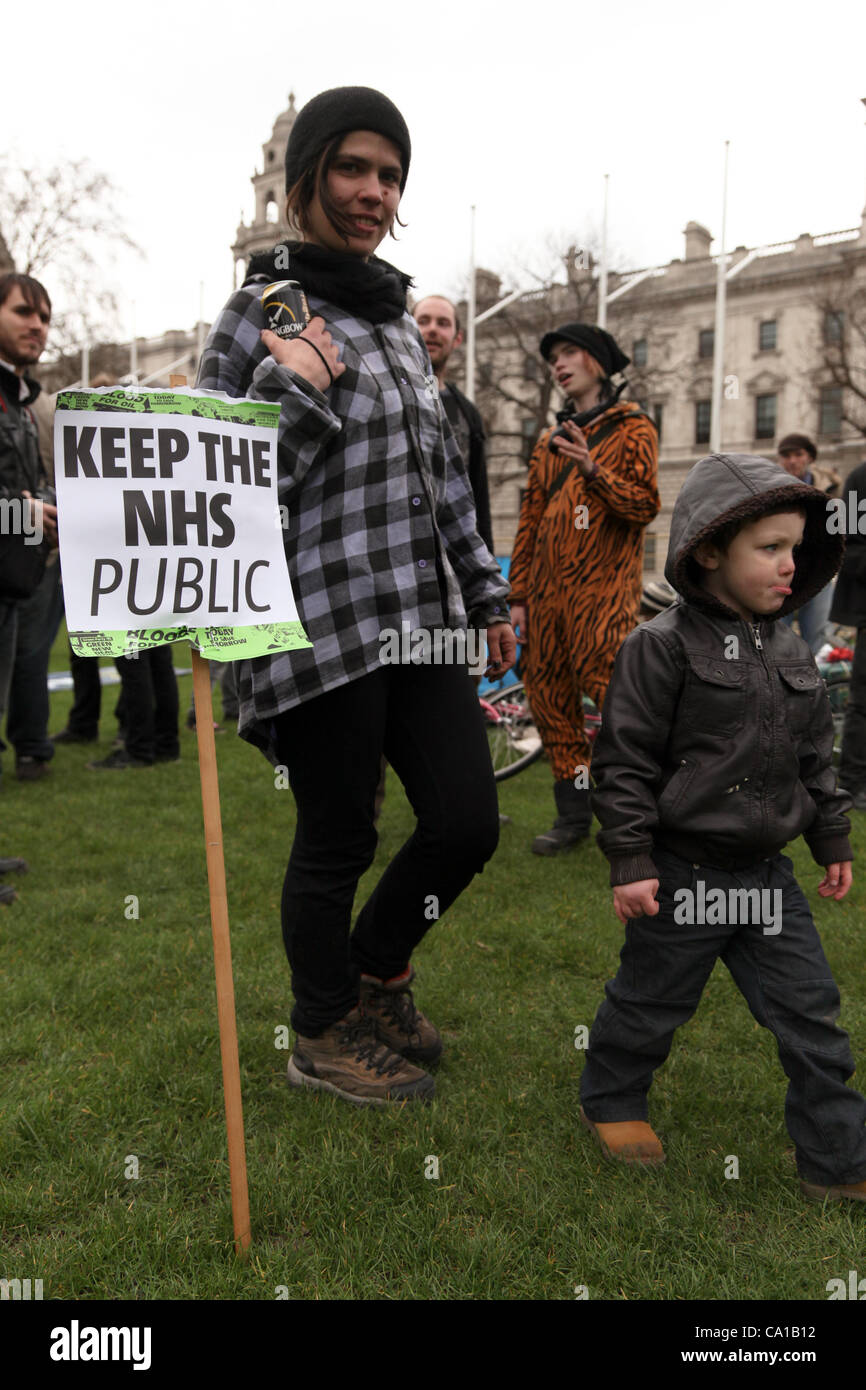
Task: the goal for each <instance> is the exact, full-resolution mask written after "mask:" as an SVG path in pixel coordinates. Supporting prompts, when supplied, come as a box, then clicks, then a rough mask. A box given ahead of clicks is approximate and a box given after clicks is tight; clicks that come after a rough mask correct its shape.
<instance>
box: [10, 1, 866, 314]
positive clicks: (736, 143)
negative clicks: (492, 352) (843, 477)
mask: <svg viewBox="0 0 866 1390" xmlns="http://www.w3.org/2000/svg"><path fill="white" fill-rule="evenodd" d="M864 14H866V7H864V5H863V4H862V0H823V3H821V4H818V5H816V4H815V3H814V0H807V2H806V3H804V2H803V0H788V2H787V3H777V0H772V2H768V0H751V3H742V0H735V2H734V3H728V4H720V5H716V6H713V7H710V6H709V5H703V4H699V3H695V0H660V3H655V4H653V3H649V4H648V3H646V0H643V3H640V2H639V0H614V3H605V4H602V3H597V4H596V5H593V4H591V3H583V4H580V3H577V0H574V2H573V3H563V0H547V3H545V4H537V5H533V4H527V3H525V0H523V2H522V3H511V0H499V3H488V0H480V2H479V0H461V3H455V0H445V3H441V4H438V5H437V4H435V3H425V4H423V5H422V4H420V3H418V2H417V0H379V3H376V0H372V3H369V4H365V5H358V4H350V3H348V0H320V3H316V4H312V3H309V0H307V3H304V2H303V0H301V2H300V3H281V0H273V3H271V4H270V5H267V4H263V3H262V0H258V3H257V4H255V5H253V6H245V5H242V4H237V3H235V4H226V3H223V0H208V3H202V0H174V3H172V4H167V3H163V0H157V2H156V3H151V4H150V5H148V6H141V7H139V6H135V7H134V8H133V7H132V6H128V5H124V4H122V3H121V4H118V3H117V2H116V0H114V2H113V3H110V4H107V3H106V4H103V3H88V0H82V2H81V3H79V4H78V5H76V6H75V7H70V6H69V5H68V3H64V4H60V3H58V0H43V3H41V4H39V5H38V6H37V7H36V8H35V9H27V8H25V7H24V6H22V5H17V6H15V7H14V9H12V13H11V14H7V17H6V19H5V21H4V39H5V40H6V42H5V43H4V50H5V51H4V63H3V83H2V95H3V105H4V107H5V112H4V124H5V125H6V127H7V131H8V133H9V134H8V138H7V139H6V141H5V142H4V144H5V147H6V149H7V151H8V152H9V153H10V155H11V157H12V159H13V160H16V161H18V162H20V163H22V164H24V165H28V166H31V165H41V166H48V165H50V164H52V163H53V162H56V161H58V160H61V159H64V158H69V159H74V158H79V157H81V156H87V157H88V158H89V159H90V160H91V161H92V162H93V164H94V165H95V166H96V167H97V168H98V169H100V170H102V171H104V172H105V173H107V174H108V175H110V177H111V178H112V179H113V180H114V182H115V184H116V185H117V187H118V189H119V190H120V193H119V210H120V211H121V212H122V213H123V214H124V216H125V218H126V222H127V226H128V229H129V232H130V234H131V235H132V236H133V237H134V239H135V240H136V241H137V242H138V243H139V244H140V245H141V247H142V248H143V250H144V252H145V255H144V257H143V258H142V259H138V260H133V259H131V258H129V257H123V258H121V259H120V260H119V261H118V262H117V263H116V264H115V266H113V267H112V266H111V265H110V264H108V263H107V264H106V272H105V273H106V276H107V277H108V278H109V279H110V280H112V281H113V282H114V283H116V284H118V285H119V287H120V288H121V289H122V298H123V301H124V303H125V304H129V305H131V303H132V302H133V301H134V302H135V304H136V313H135V316H136V326H137V329H138V332H139V333H141V334H156V333H160V332H163V331H164V330H166V329H169V328H186V327H191V326H192V325H193V323H194V322H195V320H196V319H197V318H198V310H199V283H200V282H201V281H204V310H205V317H206V318H207V319H212V318H213V316H214V315H215V314H216V312H217V311H218V309H219V307H220V305H221V304H222V303H223V301H224V300H225V299H226V297H227V295H228V293H229V291H230V288H231V275H232V260H231V254H230V250H229V247H230V245H231V243H232V241H233V240H234V236H235V231H236V227H237V223H238V219H239V216H240V215H241V214H242V215H243V218H244V220H245V221H247V222H249V221H251V219H252V212H253V194H252V186H251V184H250V176H251V175H252V173H253V171H254V168H259V167H260V166H261V146H262V144H263V143H264V141H265V140H266V139H267V138H268V137H269V135H270V132H271V129H272V126H273V122H274V119H275V118H276V116H277V115H278V113H279V112H280V111H282V110H283V109H284V108H285V106H286V105H287V104H288V93H289V91H290V90H294V92H295V93H296V99H297V105H298V106H299V107H300V106H302V105H303V103H304V102H305V101H307V100H309V98H310V97H312V96H314V95H315V94H316V93H317V92H319V91H322V90H324V89H325V88H327V87H333V86H339V85H343V84H362V85H365V86H372V87H378V88H380V89H381V90H383V91H384V92H386V93H387V94H388V96H390V97H391V98H392V100H393V101H395V102H396V103H397V105H398V106H399V108H400V109H401V111H402V112H403V114H404V116H405V118H406V121H407V124H408V126H409V130H410V133H411V137H412V166H411V171H410V174H409V181H408V186H407V189H406V192H405V194H404V198H403V202H402V204H401V217H402V218H403V220H404V221H407V222H408V223H409V226H408V227H407V229H406V230H405V231H401V232H399V236H400V241H399V243H395V242H393V241H391V240H390V239H389V240H387V241H386V242H385V243H384V244H383V246H382V248H381V254H382V255H384V256H385V257H386V259H389V260H392V261H393V262H394V264H396V265H398V266H399V267H400V268H401V269H403V270H406V271H408V272H409V273H410V274H412V275H414V277H415V279H416V283H417V286H418V289H419V291H422V292H423V291H431V290H435V289H441V290H444V291H445V292H451V293H459V292H460V291H461V290H462V289H463V288H464V286H465V283H466V280H465V277H466V266H467V260H468V242H469V206H470V204H471V203H473V202H474V203H475V204H476V205H477V222H476V247H477V260H478V263H479V264H482V265H485V266H487V267H489V268H491V269H493V270H496V271H497V272H498V273H500V274H502V275H503V278H504V281H505V288H512V287H513V286H515V285H517V284H521V285H522V284H526V285H527V286H528V285H529V284H530V283H531V282H530V280H529V278H528V277H524V278H521V269H520V268H521V266H522V265H524V264H526V265H529V264H537V263H538V262H539V261H541V260H543V259H544V247H545V246H546V245H549V244H552V243H557V244H559V245H561V246H563V247H565V246H566V245H568V243H569V242H575V243H577V244H578V245H580V244H581V242H582V241H584V240H585V239H586V238H587V236H589V235H591V234H592V232H593V230H595V232H596V234H598V232H599V230H600V227H601V220H602V202H603V176H604V174H605V173H608V174H609V175H610V185H609V187H610V202H609V235H610V241H611V244H612V251H613V255H614V258H615V261H616V263H617V264H619V265H621V266H643V265H652V264H658V263H661V262H664V261H667V260H669V259H670V258H671V257H672V256H679V255H682V254H683V252H682V246H683V238H682V229H683V228H684V226H685V224H686V222H687V221H688V220H689V219H690V218H694V219H696V220H697V221H699V222H702V223H704V224H705V225H706V226H707V227H709V228H710V230H711V231H712V232H713V234H714V235H716V236H718V235H719V233H720V229H721V194H722V168H723V149H724V141H725V140H726V139H729V140H730V141H731V151H730V165H729V185H728V186H729V202H728V235H727V242H728V248H729V249H730V248H731V247H733V246H736V245H738V244H740V243H742V244H745V245H749V246H752V245H756V244H761V243H765V242H772V241H782V240H786V239H788V238H790V237H795V236H797V235H798V234H799V233H800V232H807V231H808V232H811V233H813V234H817V233H820V232H827V231H834V230H839V229H842V228H845V227H851V226H854V225H856V224H857V223H859V221H860V215H861V212H862V209H863V205H864V202H866V107H864V106H862V105H861V102H860V98H861V97H866V70H864V66H863V55H864V53H866V42H864V40H866V20H864ZM716 249H717V245H716V244H714V247H713V250H716ZM44 278H45V281H46V284H47V287H48V289H49V291H50V292H51V293H52V294H53V293H54V291H55V288H56V287H55V285H54V284H53V283H52V281H51V276H50V272H45V274H44ZM131 323H132V312H131V309H130V310H129V313H128V316H127V320H126V322H125V323H124V329H125V330H126V331H129V329H130V328H131Z"/></svg>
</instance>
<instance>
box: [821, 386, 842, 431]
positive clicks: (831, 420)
mask: <svg viewBox="0 0 866 1390" xmlns="http://www.w3.org/2000/svg"><path fill="white" fill-rule="evenodd" d="M841 429H842V387H841V386H824V387H823V388H822V390H821V399H820V404H819V411H818V433H819V434H838V433H839V432H840V430H841Z"/></svg>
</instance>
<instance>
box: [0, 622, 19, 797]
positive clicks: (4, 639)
mask: <svg viewBox="0 0 866 1390" xmlns="http://www.w3.org/2000/svg"><path fill="white" fill-rule="evenodd" d="M17 628H18V605H17V603H14V602H13V603H9V602H4V600H2V599H0V751H2V750H3V749H4V748H6V747H7V745H6V744H5V743H4V742H3V738H2V732H3V716H4V714H5V713H6V702H7V700H8V698H9V683H10V681H11V680H12V666H13V663H14V661H15V636H16V632H17ZM0 775H2V774H0Z"/></svg>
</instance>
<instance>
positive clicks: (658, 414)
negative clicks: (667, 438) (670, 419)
mask: <svg viewBox="0 0 866 1390" xmlns="http://www.w3.org/2000/svg"><path fill="white" fill-rule="evenodd" d="M664 413H665V408H664V406H663V405H662V403H661V401H656V403H655V405H654V406H653V419H654V420H655V422H656V429H657V430H658V432H659V444H661V442H662V420H663V419H664Z"/></svg>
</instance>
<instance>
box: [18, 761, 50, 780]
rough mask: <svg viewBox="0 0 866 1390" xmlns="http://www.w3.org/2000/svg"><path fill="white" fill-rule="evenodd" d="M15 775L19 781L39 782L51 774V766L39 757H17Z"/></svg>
mask: <svg viewBox="0 0 866 1390" xmlns="http://www.w3.org/2000/svg"><path fill="white" fill-rule="evenodd" d="M15 776H16V777H17V778H18V781H19V782H39V781H40V780H41V779H42V778H43V777H50V776H51V768H50V767H49V766H48V764H47V763H46V762H43V761H42V759H41V758H19V759H18V762H17V763H16V764H15Z"/></svg>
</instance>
